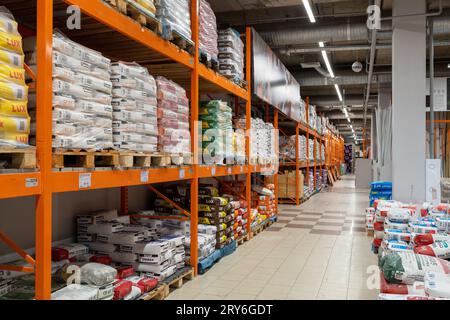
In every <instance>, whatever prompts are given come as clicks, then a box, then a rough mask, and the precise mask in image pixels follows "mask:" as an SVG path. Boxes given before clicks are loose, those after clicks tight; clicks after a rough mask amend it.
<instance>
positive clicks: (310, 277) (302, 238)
mask: <svg viewBox="0 0 450 320" xmlns="http://www.w3.org/2000/svg"><path fill="white" fill-rule="evenodd" d="M353 186H354V180H352V178H351V177H345V179H343V180H341V181H339V182H338V183H337V184H336V185H335V187H334V188H332V189H331V190H330V191H329V192H327V191H324V192H321V193H319V194H318V195H316V196H314V197H312V198H311V199H310V200H309V201H307V202H306V203H304V204H303V205H301V206H300V209H301V210H302V211H307V212H323V211H326V210H330V211H336V212H339V211H343V212H345V213H346V214H347V215H354V216H355V217H354V218H355V219H362V218H364V214H363V212H364V208H365V207H366V206H367V205H368V194H367V192H361V191H359V190H358V192H355V191H356V190H355V189H354V187H353ZM280 208H281V209H282V210H283V209H289V210H291V209H295V207H293V206H282V207H280ZM326 214H327V215H339V213H326ZM358 216H359V217H358ZM329 220H330V222H332V220H333V219H331V218H330V219H329ZM321 221H323V219H322V220H321ZM274 226H275V224H274ZM320 228H321V229H323V230H329V229H332V228H327V226H321V227H320ZM350 230H352V229H350ZM310 232H311V229H307V228H304V229H302V228H282V229H280V230H279V231H264V232H262V233H261V234H259V235H258V236H256V237H255V238H253V239H252V240H251V241H249V242H246V243H245V244H244V245H242V246H240V247H238V249H237V251H236V252H235V253H234V254H232V255H230V256H227V257H224V258H223V259H222V260H221V261H220V262H219V263H217V264H216V265H215V266H213V267H212V268H211V269H210V270H209V271H207V272H206V274H204V275H200V276H198V277H197V278H195V279H194V280H193V281H190V282H187V283H186V284H185V285H184V286H183V287H182V288H181V289H178V290H176V291H174V292H173V293H171V294H170V295H169V297H168V299H174V300H176V299H196V300H218V299H238V300H252V299H269V300H272V299H298V300H303V299H349V300H351V299H376V297H377V295H378V292H377V291H374V290H372V291H371V290H368V289H367V286H366V279H367V277H368V275H367V273H366V270H367V267H368V266H370V265H375V264H376V263H377V261H376V256H375V255H373V254H372V253H371V252H370V244H371V239H370V238H369V237H367V236H366V234H365V233H363V232H353V231H348V230H345V229H343V231H342V232H341V233H340V235H326V234H314V233H310Z"/></svg>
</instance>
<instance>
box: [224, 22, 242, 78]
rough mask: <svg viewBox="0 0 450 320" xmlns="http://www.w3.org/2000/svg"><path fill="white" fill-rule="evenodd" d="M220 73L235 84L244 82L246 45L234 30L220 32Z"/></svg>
mask: <svg viewBox="0 0 450 320" xmlns="http://www.w3.org/2000/svg"><path fill="white" fill-rule="evenodd" d="M218 48H219V73H220V74H222V75H223V76H225V77H227V78H229V79H230V80H233V81H235V82H241V81H242V80H244V43H243V42H242V40H241V38H240V35H239V32H237V31H236V30H234V29H231V28H229V29H225V30H220V31H219V36H218Z"/></svg>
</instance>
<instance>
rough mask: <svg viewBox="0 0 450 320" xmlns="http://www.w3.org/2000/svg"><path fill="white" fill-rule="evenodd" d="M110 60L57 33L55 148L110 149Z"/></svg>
mask: <svg viewBox="0 0 450 320" xmlns="http://www.w3.org/2000/svg"><path fill="white" fill-rule="evenodd" d="M110 67H111V66H110V60H109V59H107V58H105V57H103V56H102V55H101V54H100V53H99V52H96V51H93V50H91V49H89V48H86V47H84V46H82V45H80V44H78V43H75V42H73V41H71V40H69V39H68V38H66V37H65V36H64V35H62V34H60V33H55V34H54V35H53V136H54V137H53V147H54V148H63V149H95V150H99V149H108V148H112V147H113V137H112V106H111V103H112V96H111V94H112V83H111V81H110Z"/></svg>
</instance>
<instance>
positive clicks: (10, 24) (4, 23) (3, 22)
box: [0, 15, 19, 34]
mask: <svg viewBox="0 0 450 320" xmlns="http://www.w3.org/2000/svg"><path fill="white" fill-rule="evenodd" d="M0 31H4V32H7V33H11V34H19V32H18V31H17V22H16V21H14V20H11V19H8V18H7V17H5V16H2V15H0Z"/></svg>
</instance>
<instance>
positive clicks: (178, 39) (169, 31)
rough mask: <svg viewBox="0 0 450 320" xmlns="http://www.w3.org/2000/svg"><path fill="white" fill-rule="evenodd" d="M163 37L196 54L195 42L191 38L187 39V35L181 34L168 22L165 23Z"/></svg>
mask: <svg viewBox="0 0 450 320" xmlns="http://www.w3.org/2000/svg"><path fill="white" fill-rule="evenodd" d="M162 37H163V38H164V39H166V40H167V41H170V42H172V43H173V44H175V45H176V46H177V47H179V48H180V49H182V50H184V51H186V52H188V53H190V54H192V55H194V53H195V43H194V41H192V40H191V39H187V38H186V37H185V36H183V35H182V34H180V33H179V32H178V31H177V30H175V29H173V28H172V25H170V24H168V23H163V28H162Z"/></svg>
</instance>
